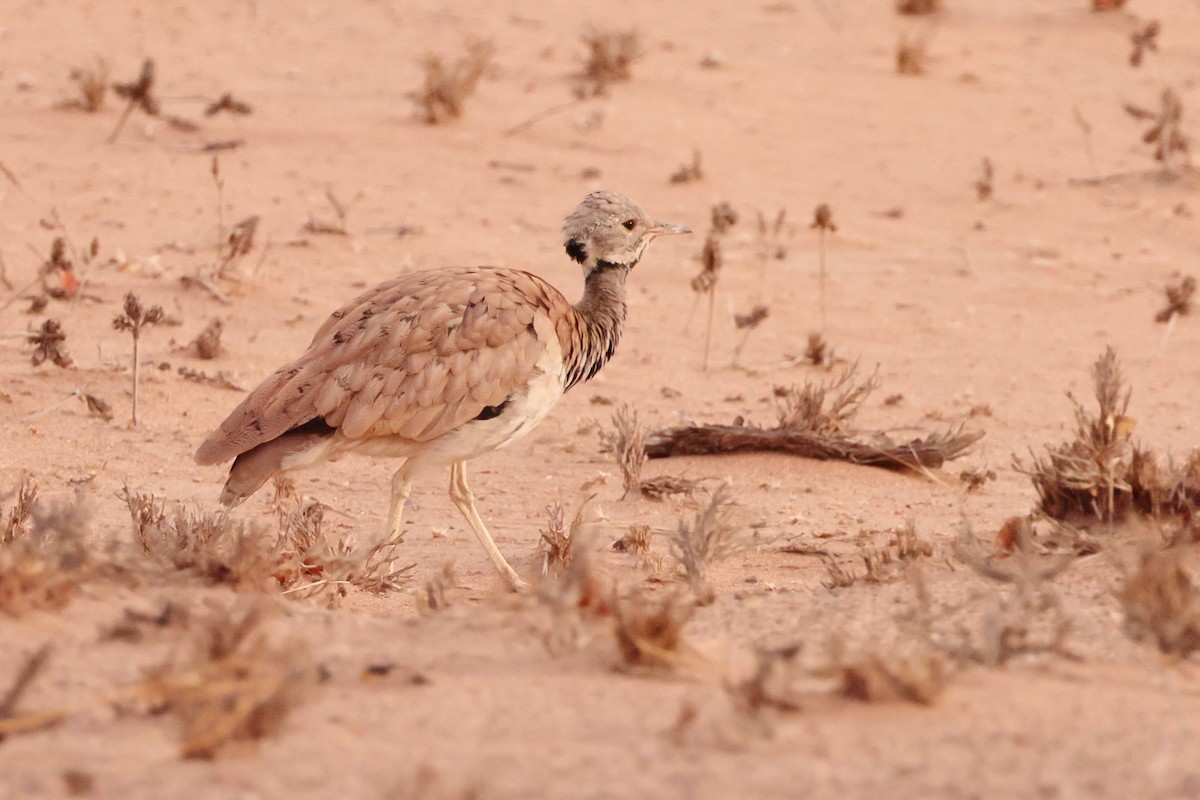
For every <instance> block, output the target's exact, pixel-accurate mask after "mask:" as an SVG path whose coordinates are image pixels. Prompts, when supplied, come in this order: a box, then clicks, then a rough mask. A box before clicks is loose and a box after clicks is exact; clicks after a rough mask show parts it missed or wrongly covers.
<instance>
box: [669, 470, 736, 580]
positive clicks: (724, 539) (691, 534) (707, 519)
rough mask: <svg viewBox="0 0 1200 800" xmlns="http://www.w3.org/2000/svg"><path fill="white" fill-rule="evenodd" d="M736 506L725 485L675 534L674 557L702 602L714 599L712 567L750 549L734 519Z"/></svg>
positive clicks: (683, 521)
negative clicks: (710, 575) (732, 514)
mask: <svg viewBox="0 0 1200 800" xmlns="http://www.w3.org/2000/svg"><path fill="white" fill-rule="evenodd" d="M732 506H733V499H732V498H731V497H730V493H729V486H728V484H722V485H721V486H719V487H717V490H716V491H715V492H713V493H712V494H711V495H710V496H709V498H708V502H707V503H706V504H704V505H703V506H702V507H701V508H700V509H699V510H697V511H696V514H695V516H693V517H692V518H691V519H688V518H686V517H685V518H681V519H680V520H679V522H678V524H677V525H676V527H675V530H674V531H672V532H671V535H670V540H669V541H670V547H671V557H672V558H674V559H675V560H676V561H677V562H679V566H681V567H682V568H683V571H684V574H685V575H686V576H687V582H688V586H689V588H691V590H692V593H693V594H694V595H695V597H696V598H697V599H698V600H699V601H700V602H709V601H711V600H712V598H713V596H714V595H713V590H712V587H710V586H709V584H708V578H707V572H708V567H709V565H710V564H713V563H715V562H717V561H722V560H724V559H726V558H729V557H730V556H732V555H734V554H736V553H739V552H741V551H742V550H744V549H745V548H746V542H745V541H744V539H743V537H742V528H741V526H739V525H736V524H734V522H733V520H732V519H731V513H730V512H731V510H732Z"/></svg>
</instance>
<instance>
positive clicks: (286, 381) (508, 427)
mask: <svg viewBox="0 0 1200 800" xmlns="http://www.w3.org/2000/svg"><path fill="white" fill-rule="evenodd" d="M690 232H691V231H690V230H689V229H688V228H686V227H684V226H683V225H671V224H667V223H663V222H655V221H654V220H651V219H649V218H648V217H647V216H646V214H645V213H644V212H643V211H642V209H641V208H639V207H638V206H637V205H635V204H634V203H633V202H632V201H630V200H629V199H628V198H627V197H624V196H623V195H620V194H617V193H615V192H593V193H592V194H589V195H588V196H587V197H585V198H584V200H583V202H582V203H580V204H579V206H578V207H577V208H576V209H575V210H574V211H573V212H572V213H571V215H570V216H569V217H567V219H566V223H565V224H564V226H563V235H564V237H565V244H566V250H567V255H569V256H570V257H571V258H572V259H574V260H575V261H577V262H578V263H579V264H580V265H582V267H583V274H584V287H585V288H584V292H583V299H582V300H580V301H579V302H578V303H576V304H575V305H571V303H569V302H568V301H567V299H566V298H565V297H563V296H562V294H561V293H560V292H559V291H558V290H557V289H555V288H554V287H553V286H551V285H550V284H548V283H546V282H545V281H544V280H542V279H541V278H539V277H537V276H536V275H532V274H530V273H528V272H523V271H521V270H516V269H502V268H499V267H462V268H457V269H441V270H431V271H425V272H411V273H408V274H406V275H402V276H400V277H398V278H393V279H392V280H390V281H387V282H386V283H381V284H380V285H378V286H376V287H375V288H374V289H371V290H370V291H368V292H366V293H364V294H362V295H359V296H358V297H356V298H355V299H353V300H351V301H350V302H349V303H348V304H347V305H345V306H343V307H342V308H341V309H339V310H338V311H335V312H334V313H333V315H332V316H331V317H330V318H329V319H328V320H326V322H325V324H324V325H322V326H321V328H320V329H319V330H318V331H317V333H316V335H315V336H314V337H313V340H312V344H310V345H309V346H308V350H306V351H305V352H304V354H303V355H301V356H300V357H299V358H297V359H296V360H295V361H292V362H291V363H289V364H285V365H284V366H282V367H280V368H279V369H278V370H276V371H275V372H274V373H273V374H272V375H271V376H270V377H268V378H267V379H266V380H264V381H263V382H262V383H261V384H260V385H259V386H258V388H256V389H255V390H254V391H252V392H251V393H250V394H249V396H248V397H246V399H245V400H244V401H243V402H242V404H241V405H239V406H238V407H237V408H236V409H234V410H233V413H232V414H230V415H229V417H228V418H227V419H226V420H225V421H224V422H222V423H221V426H220V427H219V428H217V430H216V432H215V433H213V434H212V436H210V437H209V438H208V439H207V440H206V441H205V442H204V443H203V444H202V445H200V448H199V449H198V450H197V451H196V461H197V463H199V464H203V465H209V464H219V463H221V462H223V461H227V460H229V459H231V458H232V459H234V461H233V467H232V469H231V470H230V472H229V479H228V480H227V481H226V482H225V489H224V491H223V492H222V493H221V502H222V503H224V504H225V505H227V506H235V505H237V504H238V503H240V502H242V501H243V500H245V499H246V498H247V497H249V496H250V495H251V494H253V493H254V492H255V491H257V490H258V489H259V488H260V487H261V486H262V485H263V484H264V483H266V482H267V481H268V480H269V479H271V478H272V477H273V476H275V475H278V474H280V473H283V472H288V471H291V470H297V469H302V468H304V467H311V466H313V465H315V464H319V463H320V462H323V461H327V460H330V459H334V458H337V457H339V456H341V455H343V454H345V453H361V454H364V455H369V456H377V457H386V458H401V459H404V462H403V464H402V465H401V466H400V468H399V469H398V470H397V471H396V473H395V475H394V476H393V477H392V498H391V513H390V517H389V528H390V534H391V535H392V536H394V537H399V536H400V534H401V533H402V525H403V516H404V504H405V500H406V499H407V498H408V496H409V493H410V492H411V490H412V482H413V478H414V477H415V476H416V474H417V473H418V471H419V470H421V469H422V468H424V467H428V466H438V465H447V464H448V465H450V468H451V469H450V498H451V500H453V501H454V504H455V506H457V507H458V510H459V511H461V512H462V514H463V516H464V517H465V518H466V520H467V522H468V523H469V524H470V526H471V529H472V530H473V531H474V532H475V535H476V536H477V537H478V538H479V541H480V543H481V544H482V545H483V547H484V549H485V550H487V553H488V556H489V557H490V558H491V559H492V563H493V564H495V565H496V569H497V570H499V571H500V573H501V575H502V576H503V577H504V579H505V580H506V581H507V582H508V584H509V586H510V587H511V588H513V589H516V588H518V587H520V586H522V585H524V582H523V581H522V580H521V579H520V578H519V577H518V576H517V573H516V572H515V571H514V570H513V568H512V567H511V566H509V564H508V562H507V561H505V560H504V556H503V555H501V553H500V551H499V549H497V547H496V544H495V542H493V541H492V537H491V536H490V535H489V534H488V531H487V528H486V527H485V526H484V524H483V520H482V519H480V517H479V512H478V511H476V509H475V500H474V498H473V496H472V495H471V490H470V488H468V486H467V470H466V462H467V460H468V459H471V458H475V457H476V456H479V455H482V454H484V453H487V452H490V451H492V450H495V449H497V448H500V447H503V446H505V445H506V444H508V443H509V442H511V441H513V440H514V439H516V438H517V437H519V436H521V435H523V434H526V433H528V432H529V431H530V430H532V429H533V427H534V426H536V425H537V424H538V423H539V422H541V420H542V419H543V418H544V417H545V416H546V414H547V413H548V412H549V411H550V409H551V407H553V405H554V404H555V403H556V402H557V401H558V398H559V397H561V396H562V394H563V392H565V391H567V390H568V389H570V388H571V387H572V386H574V385H575V384H577V383H581V382H583V381H586V380H588V379H589V378H591V377H592V376H594V375H595V374H596V373H597V372H598V371H599V370H600V368H601V367H603V366H604V364H605V363H606V362H607V361H608V360H609V359H610V358H611V357H612V355H613V352H614V351H615V350H616V348H617V342H618V340H619V339H620V338H621V330H622V328H623V327H624V324H625V279H626V278H627V277H628V276H629V272H630V270H632V269H633V267H634V265H636V264H637V263H638V260H639V259H640V258H641V257H642V254H643V253H645V251H646V246H647V245H649V244H650V242H651V241H652V240H653V239H654V238H655V237H657V236H661V235H663V234H672V233H690Z"/></svg>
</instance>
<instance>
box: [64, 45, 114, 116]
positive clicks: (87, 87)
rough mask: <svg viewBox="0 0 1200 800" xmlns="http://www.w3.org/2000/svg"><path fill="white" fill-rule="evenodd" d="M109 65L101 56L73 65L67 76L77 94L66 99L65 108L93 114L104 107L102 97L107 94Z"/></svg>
mask: <svg viewBox="0 0 1200 800" xmlns="http://www.w3.org/2000/svg"><path fill="white" fill-rule="evenodd" d="M108 75H109V65H108V62H107V61H105V60H104V59H103V58H97V59H96V60H95V61H94V62H92V63H91V64H86V65H84V66H82V67H75V68H74V69H72V70H71V72H70V74H69V76H68V77H70V79H71V83H72V84H74V85H75V89H76V90H77V91H78V92H79V96H78V97H76V98H74V99H71V100H68V101H66V102H65V103H64V104H63V106H64V107H65V108H71V109H79V110H81V111H86V112H88V113H89V114H94V113H96V112H97V111H99V110H100V109H102V108H104V98H105V96H106V95H107V94H108Z"/></svg>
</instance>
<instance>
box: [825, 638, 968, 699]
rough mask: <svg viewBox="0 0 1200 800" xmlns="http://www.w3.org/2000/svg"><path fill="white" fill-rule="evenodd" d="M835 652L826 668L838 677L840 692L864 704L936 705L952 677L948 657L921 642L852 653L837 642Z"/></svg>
mask: <svg viewBox="0 0 1200 800" xmlns="http://www.w3.org/2000/svg"><path fill="white" fill-rule="evenodd" d="M831 651H832V652H831V656H832V657H831V659H830V665H829V666H828V667H826V668H825V669H824V670H822V671H823V672H826V673H829V674H833V675H834V676H835V677H837V679H838V693H839V694H841V695H842V696H844V697H849V698H851V699H853V700H861V701H862V702H864V703H893V702H907V703H916V704H918V705H925V706H928V705H933V703H934V701H936V700H937V698H938V697H939V696H940V695H941V693H942V690H943V689H945V688H946V683H947V681H948V680H949V677H950V675H949V673H950V670H949V665H948V664H947V663H946V659H945V656H943V655H942V654H941V653H939V652H938V651H936V650H934V649H932V648H929V647H927V646H925V645H924V644H921V643H913V644H907V645H896V646H894V647H890V648H881V647H878V646H872V647H864V648H861V649H860V650H858V651H856V652H854V653H848V652H847V651H846V648H845V646H844V645H843V644H842V643H841V642H840V641H835V642H834V644H833V646H832V647H831Z"/></svg>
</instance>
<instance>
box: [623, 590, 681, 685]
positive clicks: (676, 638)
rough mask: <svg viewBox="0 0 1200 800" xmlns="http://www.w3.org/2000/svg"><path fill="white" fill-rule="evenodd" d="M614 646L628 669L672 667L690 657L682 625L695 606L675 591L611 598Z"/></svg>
mask: <svg viewBox="0 0 1200 800" xmlns="http://www.w3.org/2000/svg"><path fill="white" fill-rule="evenodd" d="M609 608H610V609H611V611H612V616H613V620H614V622H615V623H616V627H615V633H616V638H617V647H618V648H619V650H620V653H621V659H622V663H623V665H624V666H625V667H627V668H639V667H648V668H651V669H674V668H676V667H678V666H680V665H681V664H682V663H684V662H685V661H687V660H688V659H689V658H690V652H689V650H688V649H687V646H686V643H685V641H684V637H683V627H684V625H686V624H687V622H688V620H689V619H691V616H692V613H693V612H694V611H695V606H694V605H693V604H692V603H690V602H689V601H687V600H685V599H684V598H682V597H681V596H679V595H678V594H668V595H664V596H662V597H659V598H657V599H656V598H652V597H650V596H649V595H646V594H644V593H636V594H634V595H632V596H631V597H629V598H623V599H614V600H613V601H612V602H611V603H610V604H609Z"/></svg>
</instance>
